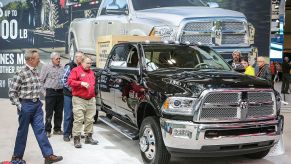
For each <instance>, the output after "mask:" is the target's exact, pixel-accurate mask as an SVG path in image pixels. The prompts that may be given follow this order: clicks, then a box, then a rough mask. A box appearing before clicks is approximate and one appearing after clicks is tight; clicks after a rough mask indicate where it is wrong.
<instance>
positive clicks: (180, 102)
mask: <svg viewBox="0 0 291 164" xmlns="http://www.w3.org/2000/svg"><path fill="white" fill-rule="evenodd" d="M195 100H196V99H195V98H188V97H169V98H167V100H166V101H165V102H164V104H163V106H162V112H163V113H166V114H177V115H192V111H193V109H194V104H195Z"/></svg>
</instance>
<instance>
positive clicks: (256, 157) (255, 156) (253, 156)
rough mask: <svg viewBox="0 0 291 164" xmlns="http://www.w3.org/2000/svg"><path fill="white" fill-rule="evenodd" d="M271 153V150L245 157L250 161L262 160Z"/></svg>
mask: <svg viewBox="0 0 291 164" xmlns="http://www.w3.org/2000/svg"><path fill="white" fill-rule="evenodd" d="M269 151H270V149H268V150H265V151H260V152H257V153H251V154H246V155H245V156H246V157H247V158H250V159H261V158H264V157H265V156H266V155H267V154H268V153H269Z"/></svg>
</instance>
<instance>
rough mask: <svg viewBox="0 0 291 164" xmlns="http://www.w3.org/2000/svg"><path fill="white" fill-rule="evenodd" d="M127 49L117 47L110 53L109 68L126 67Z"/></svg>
mask: <svg viewBox="0 0 291 164" xmlns="http://www.w3.org/2000/svg"><path fill="white" fill-rule="evenodd" d="M127 52H128V47H125V46H118V47H116V48H115V49H114V50H113V51H112V54H113V55H112V56H111V58H110V59H111V60H110V62H109V67H110V66H118V67H126V61H127V56H128V53H127Z"/></svg>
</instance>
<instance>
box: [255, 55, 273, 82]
mask: <svg viewBox="0 0 291 164" xmlns="http://www.w3.org/2000/svg"><path fill="white" fill-rule="evenodd" d="M255 72H256V76H257V77H260V78H262V79H265V80H268V81H269V82H271V81H272V74H271V70H270V67H269V65H268V64H266V60H265V58H264V57H263V56H259V57H258V58H257V65H256V68H255Z"/></svg>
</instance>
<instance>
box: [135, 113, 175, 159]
mask: <svg viewBox="0 0 291 164" xmlns="http://www.w3.org/2000/svg"><path fill="white" fill-rule="evenodd" d="M139 138H140V141H139V144H140V152H141V156H142V159H143V161H144V163H146V164H167V163H168V162H169V161H170V158H171V155H170V153H169V152H168V150H167V149H166V147H165V144H164V141H163V138H162V132H161V129H160V126H159V122H158V119H157V117H153V116H150V117H146V118H145V119H144V120H143V121H142V124H141V127H140V131H139Z"/></svg>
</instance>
